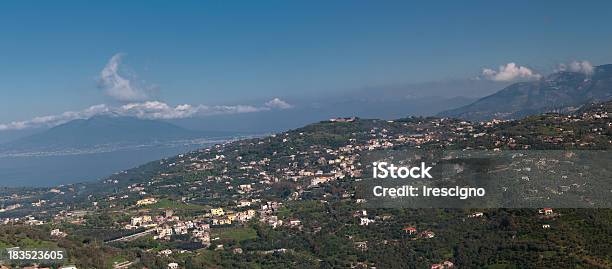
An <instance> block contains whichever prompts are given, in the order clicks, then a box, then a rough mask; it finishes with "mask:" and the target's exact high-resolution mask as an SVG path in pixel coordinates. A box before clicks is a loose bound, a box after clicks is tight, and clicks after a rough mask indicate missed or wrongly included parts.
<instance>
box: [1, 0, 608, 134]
mask: <svg viewBox="0 0 612 269" xmlns="http://www.w3.org/2000/svg"><path fill="white" fill-rule="evenodd" d="M611 15H612V2H610V1H589V2H586V3H579V2H570V1H505V2H502V1H444V2H442V1H427V3H425V2H421V3H416V2H409V1H233V2H229V1H198V2H196V1H193V2H192V1H99V2H97V3H93V2H91V1H14V2H8V1H3V2H2V3H0V35H1V36H2V38H0V61H1V64H0V94H1V96H2V98H0V124H1V123H6V122H10V121H22V120H28V119H30V118H32V117H35V116H43V115H57V114H59V113H62V112H65V111H80V110H82V109H85V108H88V107H90V106H93V105H99V104H107V105H109V106H118V105H123V104H124V103H125V100H118V99H117V98H114V97H113V96H109V94H108V92H107V91H105V89H103V88H102V87H101V86H100V74H101V71H102V70H103V69H104V68H105V66H107V65H108V63H109V61H110V60H111V58H112V57H113V56H115V55H117V54H118V53H122V54H121V55H122V57H121V59H120V60H121V72H122V77H123V78H127V79H129V80H131V81H132V82H133V83H137V84H138V85H140V86H139V87H143V88H146V89H147V95H148V96H147V98H146V99H147V100H138V101H162V102H164V103H167V104H169V105H170V106H171V107H174V106H175V105H178V104H184V103H189V104H193V105H198V104H203V105H206V106H207V107H206V108H205V109H206V111H212V110H214V111H216V110H217V109H221V108H220V107H214V108H211V107H208V106H220V105H236V104H244V105H245V106H246V105H252V106H253V109H254V110H253V111H256V110H257V109H272V108H275V109H276V108H280V109H283V108H285V103H278V102H277V103H270V104H269V105H268V104H264V102H268V101H269V100H274V99H273V98H277V97H278V98H280V99H282V100H286V99H287V98H289V99H291V98H298V97H312V96H316V95H323V94H330V93H334V92H341V91H350V90H352V89H362V88H364V87H369V86H376V85H388V84H402V83H419V82H428V81H442V80H449V79H467V78H474V77H476V76H479V75H481V73H482V70H483V69H484V68H490V69H493V70H497V68H498V67H499V66H501V65H505V64H507V63H510V62H515V63H516V64H517V66H524V67H527V68H529V69H530V70H533V71H534V72H537V73H541V74H546V73H548V72H551V71H552V70H553V69H554V68H555V67H556V66H558V65H559V64H560V63H570V62H572V61H584V60H586V61H590V62H591V63H592V64H594V65H598V64H604V63H612V28H611V27H609V25H611V24H612V21H611V20H612V19H611ZM149 89H150V90H149ZM373 94H375V93H373ZM280 99H278V100H277V101H281V100H280ZM223 109H226V108H223ZM230 109H234V108H230ZM249 109H250V108H249ZM247 110H248V109H247ZM232 111H233V110H232ZM173 112H175V110H173ZM200 112H201V111H200V110H198V113H200Z"/></svg>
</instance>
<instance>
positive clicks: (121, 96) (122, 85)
mask: <svg viewBox="0 0 612 269" xmlns="http://www.w3.org/2000/svg"><path fill="white" fill-rule="evenodd" d="M122 58H123V54H121V53H117V54H115V55H113V57H112V58H111V59H110V60H109V61H108V63H107V64H106V66H105V67H104V69H102V71H101V72H100V80H99V84H100V87H101V88H102V90H104V93H105V94H106V95H108V96H110V97H112V98H114V99H116V100H119V101H122V102H130V101H144V100H147V99H148V98H149V95H148V92H149V91H150V90H151V87H150V86H149V87H147V86H145V85H139V84H138V83H137V80H136V78H135V77H133V76H132V77H129V76H126V75H123V74H121V73H120V65H121V60H122Z"/></svg>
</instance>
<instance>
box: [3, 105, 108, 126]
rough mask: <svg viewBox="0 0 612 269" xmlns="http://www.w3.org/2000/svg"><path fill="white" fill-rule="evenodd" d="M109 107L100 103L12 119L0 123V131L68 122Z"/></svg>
mask: <svg viewBox="0 0 612 269" xmlns="http://www.w3.org/2000/svg"><path fill="white" fill-rule="evenodd" d="M110 111H111V108H109V107H108V106H106V105H104V104H102V105H95V106H91V107H89V108H87V109H84V110H81V111H66V112H64V113H62V114H57V115H50V116H42V117H35V118H33V119H31V120H26V121H14V122H10V123H6V124H0V131H5V130H22V129H28V128H37V127H53V126H56V125H60V124H62V123H66V122H69V121H71V120H75V119H84V118H89V117H92V116H95V115H99V114H104V113H109V112H110Z"/></svg>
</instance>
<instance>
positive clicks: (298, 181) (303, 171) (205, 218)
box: [0, 104, 612, 269]
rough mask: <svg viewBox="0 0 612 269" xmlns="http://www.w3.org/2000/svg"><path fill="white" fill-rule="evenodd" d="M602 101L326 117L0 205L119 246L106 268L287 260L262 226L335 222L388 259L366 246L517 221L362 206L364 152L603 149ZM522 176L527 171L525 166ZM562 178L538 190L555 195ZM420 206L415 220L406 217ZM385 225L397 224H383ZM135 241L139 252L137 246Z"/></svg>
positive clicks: (494, 214) (436, 264) (57, 232)
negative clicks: (537, 109)
mask: <svg viewBox="0 0 612 269" xmlns="http://www.w3.org/2000/svg"><path fill="white" fill-rule="evenodd" d="M609 108H610V107H609V104H603V105H602V104H600V105H596V106H592V107H590V108H588V109H585V110H583V111H578V112H577V113H574V114H568V115H562V114H546V115H541V116H533V117H529V118H526V119H523V120H520V121H502V120H492V121H485V122H479V123H472V122H467V121H462V120H455V119H449V118H405V119H399V120H395V121H387V120H364V119H359V118H337V119H331V120H329V121H325V122H321V123H317V124H313V125H309V126H306V127H304V128H300V129H297V130H292V131H288V132H285V133H279V134H275V135H270V136H266V137H262V138H255V139H247V140H239V141H231V142H227V143H224V144H218V145H215V146H213V147H210V148H204V149H201V150H197V151H193V152H189V153H185V154H181V155H178V156H176V157H173V158H168V159H163V160H160V161H157V162H153V163H149V164H146V165H144V166H141V167H138V168H136V169H132V170H128V171H123V172H120V173H116V174H114V175H112V176H110V177H108V178H107V179H105V180H103V181H101V182H98V183H96V184H89V185H88V184H72V185H63V186H58V187H54V188H49V189H33V190H24V191H23V192H21V193H12V194H10V195H8V194H6V196H3V197H2V209H0V210H1V211H0V212H1V214H3V215H2V223H3V224H4V225H5V226H8V225H12V226H20V225H25V226H29V227H40V229H43V230H45V231H48V232H46V233H48V236H49V237H50V238H55V239H61V240H70V239H71V238H95V240H100V241H101V242H102V243H101V244H102V246H99V245H96V246H97V247H100V248H103V249H105V250H104V253H116V254H114V255H113V254H109V255H111V256H113V257H116V258H112V259H106V260H105V261H104V262H106V263H110V264H109V266H111V267H113V268H131V267H130V266H135V265H136V264H151V263H153V264H158V263H163V265H160V266H163V267H165V268H170V269H174V268H188V267H189V266H194V265H189V264H191V263H195V262H194V261H190V262H187V260H186V257H189V258H188V260H191V259H193V260H196V259H198V258H196V257H198V255H200V256H201V255H203V253H209V251H211V252H212V253H229V254H227V255H231V256H232V257H236V256H240V255H249V256H253V257H255V256H260V257H261V256H266V255H286V256H289V257H292V258H289V259H291V260H294V259H296V257H297V256H300V255H302V254H300V253H301V252H303V251H304V250H303V249H302V250H300V248H298V247H290V246H292V243H291V242H290V241H289V242H285V239H280V238H279V239H276V241H277V242H279V243H276V244H270V243H257V242H258V240H263V239H259V238H263V237H265V236H266V235H265V234H269V233H271V234H274V233H278V235H277V236H280V235H281V234H284V235H285V237H286V238H293V237H296V236H298V235H299V237H300V238H302V237H303V238H311V237H320V236H322V234H325V233H326V232H327V233H329V232H331V231H333V230H334V229H336V230H337V229H338V228H332V227H331V226H333V227H335V226H336V225H339V224H342V223H343V224H342V225H343V226H344V228H343V229H342V230H343V231H344V232H342V233H340V234H338V235H342V238H341V239H337V240H340V242H344V243H346V242H350V248H351V249H352V250H350V251H349V252H350V253H353V252H354V253H360V254H354V255H358V256H359V255H360V256H361V257H362V258H359V259H355V260H352V261H350V262H348V265H349V266H350V267H352V268H385V267H384V266H383V264H384V261H383V260H378V262H372V259H373V258H369V259H368V258H365V257H369V256H368V254H367V253H370V252H371V251H372V250H373V249H379V248H386V247H392V246H401V245H404V244H417V245H420V244H424V245H430V244H433V245H436V244H438V243H435V242H436V241H445V240H451V239H450V238H448V236H449V232H452V229H448V228H444V227H445V226H446V225H455V226H461V225H465V227H473V226H474V225H481V226H484V225H487V223H489V225H491V224H490V223H494V222H495V221H500V223H502V224H500V225H510V226H509V227H514V226H512V225H518V224H512V222H516V220H515V221H512V222H511V223H505V222H506V221H507V220H505V219H502V220H495V219H497V218H499V217H500V215H499V214H500V212H498V211H499V210H497V209H496V210H493V209H484V210H457V211H449V212H446V213H444V214H446V215H445V216H446V218H447V220H446V221H443V222H440V221H433V219H432V220H430V221H427V219H431V218H432V216H430V215H429V214H433V211H430V210H421V211H414V210H412V211H407V212H404V213H402V214H407V215H406V216H404V217H402V214H400V215H398V214H397V212H396V213H395V214H393V213H391V212H393V211H390V210H388V209H381V208H373V209H369V208H365V207H364V205H365V204H367V201H365V200H366V199H363V198H360V197H358V196H356V193H355V187H354V185H353V183H355V182H359V181H361V180H362V179H364V178H365V177H367V173H368V171H367V166H368V163H366V162H365V160H364V159H363V158H364V156H366V155H367V154H369V153H370V152H380V151H385V150H395V151H398V150H403V149H449V150H457V149H460V150H464V151H465V150H474V151H476V150H484V151H491V152H505V151H514V150H535V149H608V148H610V146H611V142H612V141H611V140H610V136H609V134H610V130H611V128H612V126H611V123H610V120H609V118H608V112H609ZM542 128H546V131H545V132H542V131H541V130H542ZM531 165H532V166H533V168H529V169H526V168H522V169H523V170H521V171H520V172H522V173H525V172H533V171H532V169H534V171H535V170H537V165H536V164H531ZM545 166H546V165H545ZM563 176H565V178H563V179H567V175H560V178H561V177H563ZM532 179H533V176H532ZM520 180H522V181H524V182H527V181H529V176H528V174H525V175H523V176H522V177H521V178H520ZM560 184H561V185H563V186H569V187H567V188H572V184H575V185H578V184H583V183H582V182H580V181H579V180H578V179H575V182H569V183H568V182H560ZM559 188H560V187H559ZM559 188H557V187H554V188H549V189H546V188H543V189H542V190H540V191H550V192H553V193H558V192H559ZM567 190H569V189H567ZM567 190H566V191H567ZM561 192H562V190H561ZM3 195H4V194H3ZM539 195H541V193H540V194H539ZM409 212H412V213H409ZM320 214H327V215H329V216H335V218H336V219H343V221H342V222H340V223H333V224H332V223H330V221H332V222H333V220H323V219H321V218H320V217H317V216H319V215H320ZM423 214H425V215H423ZM523 214H527V215H528V216H529V217H527V219H526V220H523V222H526V223H529V225H532V226H538V227H539V231H538V232H539V233H543V232H546V231H555V228H556V223H558V222H559V221H561V220H562V219H563V218H564V213H561V214H559V213H557V212H556V211H554V209H552V208H540V209H534V210H532V211H530V212H529V213H523ZM416 216H419V218H418V219H413V217H416ZM506 218H507V217H506ZM494 220H495V221H494ZM445 223H446V224H445ZM468 224H469V225H468ZM525 225H527V224H525ZM504 227H505V226H504ZM388 229H392V232H390V233H389V232H386V233H383V232H382V231H384V230H387V231H388ZM453 229H460V228H453ZM479 229H483V228H479ZM363 234H370V235H371V236H368V237H365V236H363ZM374 234H375V236H374ZM269 236H272V235H269ZM300 240H306V239H300ZM308 240H311V239H308ZM245 242H250V243H248V244H247V243H245ZM313 244H314V243H313ZM134 246H139V248H142V249H144V253H140V252H138V251H134V250H133V247H134ZM347 251H348V250H347ZM122 252H124V253H123V254H117V253H122ZM435 253H437V252H434V254H431V255H433V256H431V258H427V259H425V258H423V256H419V255H424V254H418V253H411V254H410V257H413V258H419V259H421V260H422V264H427V266H430V267H431V268H455V265H454V264H455V263H457V262H462V263H464V264H465V262H466V261H458V260H457V258H456V257H453V255H450V256H449V255H442V254H435ZM206 255H213V254H206ZM215 255H221V254H215ZM223 255H225V254H223ZM319 255H323V254H319ZM428 255H430V254H428ZM300 257H301V256H300ZM302 258H303V259H305V261H304V262H305V263H307V264H312V263H318V262H317V261H316V260H317V259H316V258H314V257H302ZM302 258H301V259H302ZM253 259H257V258H253ZM374 260H376V259H374ZM202 262H203V264H207V263H208V262H211V261H202ZM342 264H344V265H347V264H346V263H344V262H343V263H342ZM158 265H159V264H158ZM41 266H42V265H41ZM40 268H43V267H40ZM191 268H194V267H191Z"/></svg>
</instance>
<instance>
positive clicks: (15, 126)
mask: <svg viewBox="0 0 612 269" xmlns="http://www.w3.org/2000/svg"><path fill="white" fill-rule="evenodd" d="M291 107H293V106H292V105H290V104H289V103H287V102H285V101H283V100H281V99H278V98H274V99H272V100H270V101H268V102H266V103H265V104H264V105H261V106H253V105H217V106H207V105H190V104H182V105H177V106H170V105H168V104H166V103H164V102H160V101H146V102H134V103H128V104H124V105H121V106H118V107H111V106H108V105H105V104H100V105H95V106H91V107H89V108H87V109H84V110H81V111H67V112H64V113H62V114H58V115H50V116H42V117H36V118H33V119H31V120H26V121H15V122H10V123H6V124H0V131H5V130H21V129H28V128H37V127H53V126H57V125H60V124H62V123H66V122H69V121H71V120H76V119H86V118H90V117H93V116H95V115H103V114H112V115H117V116H129V117H136V118H140V119H159V120H161V119H164V120H169V119H184V118H192V117H206V116H214V115H228V114H241V113H254V112H261V111H270V110H274V109H288V108H291Z"/></svg>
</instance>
